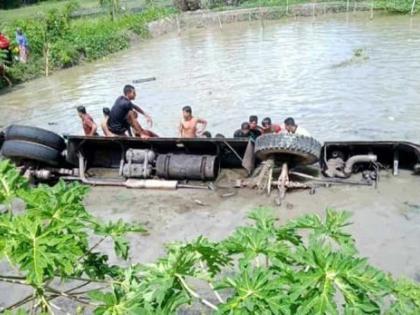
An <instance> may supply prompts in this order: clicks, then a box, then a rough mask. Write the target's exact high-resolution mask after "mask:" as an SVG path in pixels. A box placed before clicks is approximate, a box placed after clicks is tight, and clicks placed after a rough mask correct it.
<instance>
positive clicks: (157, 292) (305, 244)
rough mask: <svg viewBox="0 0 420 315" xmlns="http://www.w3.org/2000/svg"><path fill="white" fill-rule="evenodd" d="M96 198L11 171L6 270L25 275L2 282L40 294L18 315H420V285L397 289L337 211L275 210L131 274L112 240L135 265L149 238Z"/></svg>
mask: <svg viewBox="0 0 420 315" xmlns="http://www.w3.org/2000/svg"><path fill="white" fill-rule="evenodd" d="M86 192H87V188H86V187H84V186H81V185H78V184H71V185H69V184H64V183H63V182H59V183H58V184H57V185H56V186H53V187H49V186H42V185H41V186H39V187H35V188H34V187H30V186H29V184H28V182H27V181H26V180H25V179H24V178H23V177H21V176H20V175H19V173H18V171H17V170H16V169H15V168H14V167H13V166H12V165H11V164H10V163H9V162H8V161H1V162H0V210H1V211H0V234H1V235H2V238H1V239H0V260H1V262H3V263H4V264H6V265H8V266H9V267H10V270H13V272H12V271H11V272H10V274H0V282H4V283H6V284H9V285H10V286H13V285H19V286H22V285H23V286H28V287H29V288H30V289H31V291H32V292H31V293H30V294H29V295H27V296H25V297H23V298H22V299H21V300H20V301H11V305H9V306H7V307H6V309H5V310H3V311H6V314H27V313H26V311H28V314H29V312H30V313H31V314H53V313H55V312H56V311H61V312H62V311H63V309H61V307H60V306H58V305H62V304H57V303H56V300H57V298H60V299H65V300H68V301H72V302H73V303H75V304H77V305H79V307H78V309H77V313H78V314H82V313H84V311H85V310H86V308H88V310H89V311H92V310H93V311H94V314H109V315H114V314H115V315H119V314H124V315H130V314H133V315H134V314H176V313H177V312H178V311H180V310H181V309H186V308H190V307H191V306H193V307H195V308H197V307H198V306H199V305H200V304H201V307H203V308H208V309H209V312H211V313H216V314H241V315H242V314H250V315H251V314H339V313H341V314H389V315H391V314H395V315H396V314H406V315H409V314H413V315H414V314H419V312H420V285H419V284H418V283H416V282H414V281H412V280H408V279H394V278H393V277H392V276H391V275H389V274H386V273H384V272H383V271H381V270H379V269H377V268H375V267H373V266H371V265H370V264H369V263H368V261H367V259H365V258H361V257H359V255H358V252H357V249H356V244H355V241H354V239H353V237H352V236H351V235H350V234H348V233H347V231H346V229H347V226H348V225H349V224H350V222H349V218H350V215H349V213H347V212H338V211H334V210H330V209H329V210H327V211H326V215H325V217H324V218H321V217H320V216H318V215H313V214H308V215H304V216H302V217H300V218H298V219H295V220H291V221H289V222H287V223H285V224H284V225H279V224H278V223H277V222H276V219H275V217H274V216H273V213H272V211H271V210H269V209H263V208H260V209H256V210H254V211H253V212H251V213H250V214H249V219H250V220H251V222H252V223H251V224H250V225H247V226H242V227H238V228H237V229H236V230H235V231H234V232H233V233H232V234H231V235H230V236H229V237H227V238H226V239H224V240H222V241H220V242H213V241H210V240H208V239H206V238H204V237H201V236H200V237H198V238H197V239H195V240H193V241H191V242H188V243H174V244H170V245H167V251H166V255H165V256H164V257H162V258H160V259H158V260H157V261H156V262H154V263H151V264H146V265H144V264H134V265H131V266H127V265H126V264H125V266H123V264H121V265H111V264H110V263H109V261H108V256H107V253H104V252H102V251H101V250H100V249H99V247H98V246H99V244H100V243H102V242H103V241H104V240H105V239H111V240H112V241H113V243H114V249H115V252H116V254H117V256H118V257H120V258H121V259H124V260H126V259H127V258H128V257H129V242H127V240H126V239H125V237H124V235H125V234H126V233H128V232H140V233H144V232H145V231H144V230H143V228H142V227H141V226H139V225H137V224H134V225H132V224H127V223H124V222H122V221H118V222H116V223H108V224H104V223H101V222H100V221H98V220H97V219H95V218H94V217H92V216H91V215H90V214H89V213H88V212H87V210H86V209H85V207H84V205H83V197H84V196H85V195H86ZM17 200H21V202H23V203H24V205H25V207H24V210H22V206H20V207H19V206H17V205H18V204H19V203H17ZM19 209H20V210H19ZM92 237H95V241H93V242H92ZM91 243H93V245H90V244H91ZM63 286H65V288H66V289H63ZM197 286H198V287H199V290H198V289H196V288H195V287H197ZM0 311H2V310H0ZM16 311H17V312H18V313H15V312H16ZM65 311H68V310H64V312H65ZM72 312H73V313H74V312H75V310H73V311H72Z"/></svg>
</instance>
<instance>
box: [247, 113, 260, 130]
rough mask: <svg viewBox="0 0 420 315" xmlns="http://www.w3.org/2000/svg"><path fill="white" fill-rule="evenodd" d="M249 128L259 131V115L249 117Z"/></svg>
mask: <svg viewBox="0 0 420 315" xmlns="http://www.w3.org/2000/svg"><path fill="white" fill-rule="evenodd" d="M249 127H250V128H251V129H258V128H259V126H258V116H257V115H251V116H249Z"/></svg>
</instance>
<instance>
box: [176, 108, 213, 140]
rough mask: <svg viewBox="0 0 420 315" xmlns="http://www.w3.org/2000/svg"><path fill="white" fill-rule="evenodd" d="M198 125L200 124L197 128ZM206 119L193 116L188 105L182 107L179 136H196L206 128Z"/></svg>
mask: <svg viewBox="0 0 420 315" xmlns="http://www.w3.org/2000/svg"><path fill="white" fill-rule="evenodd" d="M198 125H202V126H201V128H200V129H199V128H198ZM206 127H207V121H206V120H204V119H201V118H195V117H193V115H192V109H191V107H190V106H185V107H184V108H182V120H181V123H180V124H179V133H180V136H181V138H197V136H200V135H202V134H203V132H204V130H206Z"/></svg>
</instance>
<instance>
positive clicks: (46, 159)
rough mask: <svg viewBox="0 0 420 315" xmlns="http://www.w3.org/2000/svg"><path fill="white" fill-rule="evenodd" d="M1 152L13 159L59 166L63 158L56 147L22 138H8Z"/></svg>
mask: <svg viewBox="0 0 420 315" xmlns="http://www.w3.org/2000/svg"><path fill="white" fill-rule="evenodd" d="M1 154H2V155H3V156H4V157H6V158H9V159H11V160H12V161H22V160H32V161H37V162H42V163H45V164H49V165H53V166H57V165H59V164H60V162H61V160H62V156H61V153H60V152H59V151H57V150H56V149H53V148H50V147H47V146H45V145H42V144H39V143H33V142H28V141H21V140H7V141H5V142H4V143H3V146H2V148H1Z"/></svg>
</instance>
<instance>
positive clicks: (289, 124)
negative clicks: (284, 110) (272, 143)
mask: <svg viewBox="0 0 420 315" xmlns="http://www.w3.org/2000/svg"><path fill="white" fill-rule="evenodd" d="M284 129H285V132H286V133H288V134H294V135H301V136H306V137H310V136H311V134H310V133H309V131H308V130H306V129H305V128H303V127H301V126H298V125H296V123H295V120H294V119H293V118H292V117H288V118H286V119H285V120H284Z"/></svg>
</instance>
